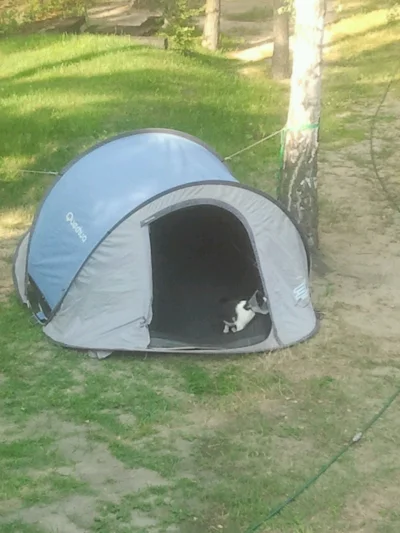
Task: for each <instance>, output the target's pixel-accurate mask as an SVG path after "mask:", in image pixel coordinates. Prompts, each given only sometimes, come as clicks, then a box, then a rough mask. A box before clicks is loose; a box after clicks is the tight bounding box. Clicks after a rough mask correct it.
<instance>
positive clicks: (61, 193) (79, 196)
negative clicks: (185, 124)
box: [27, 130, 237, 309]
mask: <svg viewBox="0 0 400 533" xmlns="http://www.w3.org/2000/svg"><path fill="white" fill-rule="evenodd" d="M213 180H219V181H221V180H222V181H227V182H237V180H235V178H234V177H233V176H232V175H231V173H230V171H229V169H228V167H227V166H226V165H225V164H224V163H223V162H222V161H221V160H220V159H219V157H218V156H217V154H215V153H214V152H213V151H212V150H210V149H209V148H208V147H206V146H205V145H203V144H201V143H200V142H199V141H196V140H195V139H194V138H191V137H190V136H184V135H181V134H178V133H176V132H170V131H167V130H144V131H141V132H140V131H139V132H135V133H132V134H127V135H124V136H119V137H117V138H114V139H111V140H109V141H108V142H106V143H104V144H100V145H98V146H96V147H94V148H93V149H91V150H90V151H89V152H87V153H86V154H84V155H83V156H81V157H80V158H78V159H77V160H76V161H75V162H73V163H72V164H71V165H70V166H69V167H67V169H66V170H65V171H64V172H63V173H62V174H61V176H60V178H59V179H58V180H57V181H56V183H55V185H54V186H53V187H52V189H51V190H50V192H49V193H48V195H47V197H46V198H45V200H44V202H43V204H42V207H41V209H40V210H39V213H38V215H37V217H36V220H35V222H34V226H33V231H32V232H31V240H30V243H29V253H28V263H27V273H28V275H29V276H30V277H31V278H32V280H33V281H34V282H35V283H36V285H37V286H38V287H40V290H41V292H42V294H43V296H44V298H45V299H46V301H47V303H48V304H49V306H50V308H51V309H54V307H55V306H57V304H58V303H59V302H60V300H61V299H62V297H63V295H64V293H65V291H66V290H67V289H68V287H69V286H70V284H71V282H72V280H73V279H74V278H75V276H76V274H77V273H78V272H79V270H80V268H81V266H82V265H83V263H84V262H85V260H86V259H87V258H88V257H89V256H90V254H91V252H92V250H93V249H94V248H95V247H96V246H97V245H98V244H99V242H101V241H102V239H103V238H104V237H105V236H106V235H107V234H108V233H109V232H110V231H111V230H112V229H113V228H114V227H115V226H116V225H117V224H118V223H119V222H120V221H121V220H123V219H124V217H126V216H127V215H128V214H129V213H131V212H132V211H134V210H135V209H136V208H138V207H139V206H141V205H143V204H144V203H146V202H147V201H149V200H151V199H152V198H154V197H156V196H158V195H161V194H162V193H164V192H165V191H168V190H170V189H173V188H176V187H179V186H181V185H185V184H188V183H195V182H204V181H213Z"/></svg>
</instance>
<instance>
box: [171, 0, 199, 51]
mask: <svg viewBox="0 0 400 533" xmlns="http://www.w3.org/2000/svg"><path fill="white" fill-rule="evenodd" d="M203 10H204V7H201V8H190V7H189V3H188V0H172V1H171V0H166V1H165V4H164V18H165V24H164V34H165V35H166V36H168V37H170V38H171V40H172V43H173V46H174V48H176V49H177V50H179V51H180V52H183V53H188V52H189V51H190V50H191V49H192V48H193V46H194V41H195V37H196V26H195V24H194V20H193V19H194V17H196V16H199V15H200V14H201V13H203Z"/></svg>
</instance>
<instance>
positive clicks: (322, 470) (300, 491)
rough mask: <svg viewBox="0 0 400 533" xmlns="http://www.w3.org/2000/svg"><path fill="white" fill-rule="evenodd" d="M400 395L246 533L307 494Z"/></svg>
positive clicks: (391, 399) (392, 398)
mask: <svg viewBox="0 0 400 533" xmlns="http://www.w3.org/2000/svg"><path fill="white" fill-rule="evenodd" d="M399 395H400V387H399V388H398V389H397V390H396V391H395V392H394V393H393V394H392V396H390V398H389V399H388V400H387V401H386V402H385V404H384V405H383V407H382V409H381V410H380V411H379V412H378V413H376V415H375V416H374V417H373V418H371V420H370V421H369V422H368V423H367V424H366V425H365V426H364V427H363V429H362V430H361V431H360V432H359V433H357V434H356V435H354V437H353V438H352V439H351V440H350V441H349V442H348V443H347V444H345V445H344V446H343V448H342V449H341V450H340V452H339V453H337V454H336V455H335V456H334V457H333V458H332V459H331V460H330V461H329V463H327V464H326V465H323V466H322V467H321V468H320V470H319V471H318V472H317V474H316V475H315V476H314V477H312V478H311V479H309V480H308V481H307V482H306V483H305V484H304V485H303V486H302V487H300V488H299V489H298V490H297V491H296V492H295V493H294V494H293V495H292V496H290V497H289V498H288V499H287V500H285V501H284V502H283V503H281V504H280V505H278V506H277V507H275V508H274V509H273V510H272V511H271V512H270V513H269V515H268V516H266V517H265V518H264V519H263V520H261V521H260V522H258V523H257V524H255V525H253V526H251V527H249V528H248V529H247V530H246V533H254V532H255V531H258V530H259V529H260V528H261V527H262V526H263V525H264V524H266V523H267V522H268V521H269V520H271V518H273V517H274V516H276V515H278V514H280V513H281V511H283V509H284V508H285V507H286V506H288V505H289V504H290V503H292V502H294V501H295V500H296V499H297V498H298V497H299V496H300V495H301V494H303V492H305V491H306V490H307V489H308V488H309V487H311V485H313V484H314V483H315V482H316V481H317V480H318V479H319V478H320V477H321V476H322V474H324V473H325V472H326V471H327V470H328V468H330V467H331V466H332V465H333V464H334V463H336V461H338V460H339V459H340V458H341V457H342V455H344V454H345V453H346V452H347V451H348V450H349V449H350V448H351V447H352V446H354V444H356V443H357V442H359V441H360V440H361V439H362V438H363V436H364V435H365V433H366V432H367V431H368V430H369V429H370V428H371V427H372V426H373V425H374V424H375V422H377V421H378V420H379V419H380V418H381V416H382V415H383V414H384V412H385V411H386V410H387V409H388V408H389V407H390V406H391V405H392V403H393V402H394V401H395V400H396V398H397V397H398V396H399Z"/></svg>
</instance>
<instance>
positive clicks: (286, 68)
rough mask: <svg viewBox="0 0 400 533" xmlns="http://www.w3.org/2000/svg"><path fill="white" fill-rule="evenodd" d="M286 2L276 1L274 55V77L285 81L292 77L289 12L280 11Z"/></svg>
mask: <svg viewBox="0 0 400 533" xmlns="http://www.w3.org/2000/svg"><path fill="white" fill-rule="evenodd" d="M284 5H285V2H284V0H274V31H273V33H274V51H273V54H272V77H273V78H274V79H275V80H285V79H287V78H289V77H290V56H289V11H288V9H287V6H286V10H285V11H283V12H282V11H280V9H281V8H282V7H283V6H284Z"/></svg>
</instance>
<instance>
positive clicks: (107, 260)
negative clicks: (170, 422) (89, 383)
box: [14, 130, 318, 358]
mask: <svg viewBox="0 0 400 533" xmlns="http://www.w3.org/2000/svg"><path fill="white" fill-rule="evenodd" d="M156 133H157V132H156V131H155V132H154V134H155V136H153V133H152V131H151V130H146V134H145V135H136V134H133V136H132V138H130V139H127V136H123V137H122V141H123V142H120V141H119V140H118V138H117V139H114V140H112V143H111V144H110V145H109V148H108V153H109V154H112V151H113V150H114V148H113V146H115V147H117V148H118V150H117V152H116V153H117V154H118V158H117V159H115V160H113V161H114V164H115V165H119V164H123V165H127V166H126V167H125V170H124V169H123V168H122V167H121V168H120V169H118V170H117V173H120V174H121V176H122V175H123V173H124V172H125V173H126V172H127V173H129V172H131V170H130V167H129V165H130V164H131V163H132V162H134V160H135V157H140V161H141V163H140V165H141V167H140V169H141V175H140V177H138V176H136V177H132V179H131V180H129V179H127V178H126V176H125V177H124V179H123V180H122V182H121V184H120V185H119V187H120V193H118V194H122V195H125V197H124V199H123V202H121V204H120V205H121V207H120V209H121V210H120V215H119V218H118V209H119V207H118V205H119V203H118V194H117V193H116V192H115V191H114V192H113V198H112V206H111V207H112V223H111V222H110V224H111V225H110V227H109V228H108V231H106V232H105V233H104V230H105V229H106V226H104V223H105V222H104V220H102V221H101V225H99V226H96V220H97V218H96V216H101V214H100V213H101V211H99V209H97V208H96V209H95V203H96V202H98V206H107V198H106V197H104V196H102V190H108V189H107V188H104V187H103V189H102V187H96V186H95V180H96V173H94V174H93V175H91V177H90V179H89V176H88V175H86V176H85V179H86V181H85V187H87V192H84V189H82V191H83V192H82V194H84V196H83V197H81V198H80V199H79V210H78V209H77V208H75V207H76V206H75V207H74V202H73V199H72V198H67V199H66V200H65V204H66V205H65V207H63V201H62V198H60V197H57V202H56V204H55V205H56V209H57V210H59V209H61V215H62V216H64V219H63V218H62V216H61V218H60V219H59V220H60V222H59V223H58V222H57V223H56V224H54V228H53V229H52V228H51V227H46V213H49V215H48V216H49V217H50V218H49V221H50V220H52V218H51V217H52V216H53V215H52V213H54V212H55V211H54V207H53V208H52V207H51V204H52V202H53V200H52V198H53V196H54V195H56V196H57V194H59V193H58V192H57V188H54V187H53V189H51V190H50V192H49V193H48V195H47V196H46V197H45V199H44V201H43V203H42V206H41V207H40V208H39V211H38V214H37V215H36V217H35V220H34V222H33V225H32V228H31V229H30V232H29V233H28V234H27V235H26V236H25V237H24V239H23V240H22V241H21V244H20V246H19V247H18V249H17V250H16V253H15V260H14V282H15V285H16V290H17V292H18V294H19V295H20V297H21V300H22V301H23V303H24V304H26V305H27V306H28V307H30V308H31V309H32V310H33V312H34V313H35V314H36V316H37V318H38V320H40V321H41V322H42V323H43V331H44V333H45V334H46V335H47V336H48V337H50V338H51V339H52V340H53V341H55V342H57V343H60V344H62V345H64V346H68V347H71V348H79V349H87V350H89V351H90V352H91V353H92V354H94V356H96V357H98V358H104V357H106V356H108V355H109V354H110V353H112V352H113V351H149V352H152V351H153V352H166V353H168V352H189V353H190V352H193V353H216V352H217V353H220V352H226V353H246V352H255V351H268V350H275V349H278V348H283V347H285V346H290V345H292V344H295V343H297V342H301V341H304V340H306V339H308V338H310V337H311V336H312V335H314V334H315V333H316V331H317V329H318V321H317V318H316V315H315V312H314V309H313V305H312V302H311V297H310V289H309V268H310V261H309V254H308V251H307V245H306V243H305V240H304V238H303V237H302V235H301V233H300V230H299V228H298V227H297V225H296V224H295V223H294V222H293V221H292V220H291V218H290V216H289V215H288V214H287V213H286V212H285V211H284V210H283V209H282V207H281V206H279V205H278V204H277V203H276V202H275V201H274V200H273V199H272V198H271V197H269V196H267V195H265V194H263V193H261V192H260V191H258V190H255V189H252V188H250V187H246V186H243V185H241V184H239V183H238V182H237V181H236V180H235V179H234V178H233V177H232V175H231V174H230V172H229V170H228V169H227V167H225V166H224V165H223V163H221V161H219V160H218V157H217V156H216V154H215V153H213V152H212V151H211V150H209V151H208V148H207V147H206V146H205V145H204V144H202V143H200V141H198V143H199V147H200V148H199V149H197V148H196V142H197V141H196V140H195V139H194V138H191V137H188V138H187V137H185V136H184V134H180V133H179V132H166V131H165V130H162V134H158V136H157V135H156ZM180 136H182V137H183V139H184V142H181V141H180V140H179V139H180ZM128 141H129V142H128ZM135 146H136V148H135ZM96 150H101V146H100V149H99V148H96V147H95V148H94V149H93V150H91V151H89V153H88V154H89V155H90V158H88V156H85V155H83V156H82V158H81V159H79V160H78V163H79V161H84V160H85V158H87V160H86V163H85V164H83V163H79V167H77V166H76V165H74V163H72V164H71V165H70V167H68V168H67V170H66V171H64V172H63V173H62V174H61V177H60V178H59V180H60V181H61V182H63V183H65V182H67V181H68V180H69V179H71V180H72V182H73V180H76V179H78V178H79V172H84V173H88V172H90V168H91V166H93V165H94V164H96V165H97V166H95V167H93V168H101V167H99V161H101V158H100V159H99V160H97V159H96ZM129 150H133V151H132V153H131V154H130V155H129V153H127V156H126V158H124V157H122V156H123V154H124V153H125V152H124V151H128V152H129ZM146 150H148V154H147V155H146V153H147V152H146ZM157 150H158V151H159V154H160V158H164V159H163V161H164V163H163V164H164V166H166V165H167V163H168V158H171V160H173V161H174V163H173V165H172V167H171V169H173V170H171V169H170V170H168V168H167V167H166V168H165V170H163V168H161V167H160V166H159V165H158V166H157V167H154V165H153V166H152V165H150V166H149V167H148V172H149V173H148V174H146V168H147V167H146V160H147V159H146V157H147V158H148V160H149V161H150V160H151V158H153V159H154V158H157V153H158V152H157ZM99 153H100V152H99ZM101 153H103V152H101ZM121 158H122V163H121V161H120V160H121ZM193 158H194V159H196V158H198V163H197V166H196V165H195V166H192V170H191V174H190V179H188V181H187V182H185V181H184V176H185V168H186V167H189V166H190V165H191V164H192V159H193ZM207 166H208V168H209V172H210V174H209V175H207ZM107 168H111V167H109V166H108V167H107ZM69 169H71V170H69ZM79 169H81V170H79ZM72 170H73V174H70V173H71V171H72ZM156 170H157V172H167V173H168V172H170V175H169V178H168V181H167V182H166V183H168V186H167V188H166V189H165V190H163V189H162V186H161V183H162V176H157V173H156ZM135 172H136V171H135ZM173 172H175V174H173ZM196 172H198V179H197V180H196ZM69 175H71V176H72V177H71V178H69ZM174 176H175V177H174ZM97 177H98V179H100V180H103V181H104V180H107V179H111V180H112V179H113V176H111V175H110V176H109V177H107V173H105V174H102V175H101V177H100V175H99V174H97ZM121 179H122V178H121ZM90 180H92V182H93V185H92V186H91V185H90V183H91V181H90ZM152 180H155V181H152ZM174 180H175V184H176V186H173V184H174ZM127 188H128V189H129V188H131V189H132V193H129V194H131V197H132V198H135V199H138V198H142V202H141V203H140V202H136V200H135V202H136V203H134V204H132V209H131V211H130V212H127V209H128V205H129V202H128V203H127V201H126V197H127V196H126V195H127ZM60 190H61V191H62V190H67V188H66V186H65V185H64V186H63V188H61V189H60ZM110 190H111V189H110ZM117 190H118V188H117ZM52 191H54V192H52ZM150 191H151V192H150ZM85 195H86V196H85ZM85 202H86V203H87V205H88V212H89V211H90V212H91V213H94V212H98V213H99V215H96V216H94V218H93V216H92V215H91V216H92V218H88V217H86V218H85V216H84V215H83V213H84V206H85ZM48 204H50V205H49V207H47V206H48ZM77 205H78V204H77ZM96 205H97V204H96ZM111 207H110V209H111ZM110 209H109V210H108V212H109V213H110V212H111V211H110ZM63 212H64V215H63ZM41 213H44V215H41ZM77 213H78V215H79V216H78V215H77ZM110 220H111V219H110ZM63 221H64V222H63ZM39 222H40V223H39ZM99 224H100V222H99ZM52 232H53V233H52ZM64 235H65V237H64ZM94 235H97V237H96V240H94ZM33 236H35V238H34V239H33ZM40 239H44V243H45V245H44V246H43V247H41V245H40V242H41V241H40ZM31 242H34V244H35V245H34V246H31ZM51 243H52V244H51ZM68 250H69V252H68V254H69V255H68V263H66V262H64V263H63V261H64V258H65V260H67V256H66V255H65V254H66V252H67V251H68ZM49 254H52V257H49V261H48V260H47V256H49ZM74 254H75V256H76V257H75V258H74ZM58 264H60V276H58V273H57V268H58V267H57V265H58ZM42 265H43V269H42ZM50 265H51V269H50V270H49V268H50ZM67 267H68V268H67ZM68 269H69V270H68ZM38 272H39V273H40V276H39V275H37V273H38ZM49 272H51V280H49V282H47V277H46V276H48V275H50V274H48V273H49ZM154 291H155V292H154ZM240 291H242V292H241V293H240ZM255 291H259V293H260V294H263V295H264V296H265V297H266V300H267V301H266V307H267V309H265V308H264V309H263V310H260V312H259V313H257V314H256V317H255V318H254V319H253V321H252V322H251V323H250V324H249V325H248V326H247V327H246V328H245V330H243V331H241V332H239V333H238V334H228V335H225V334H224V333H223V327H222V320H220V318H219V314H218V312H219V310H218V305H219V304H218V301H219V298H220V297H223V296H224V295H225V294H226V293H229V292H232V294H233V293H235V294H236V295H237V296H238V295H239V294H243V295H244V297H245V298H246V299H249V298H251V297H252V296H253V294H255ZM227 295H228V296H232V295H230V294H227ZM242 297H243V296H241V298H242ZM253 304H254V301H253Z"/></svg>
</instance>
